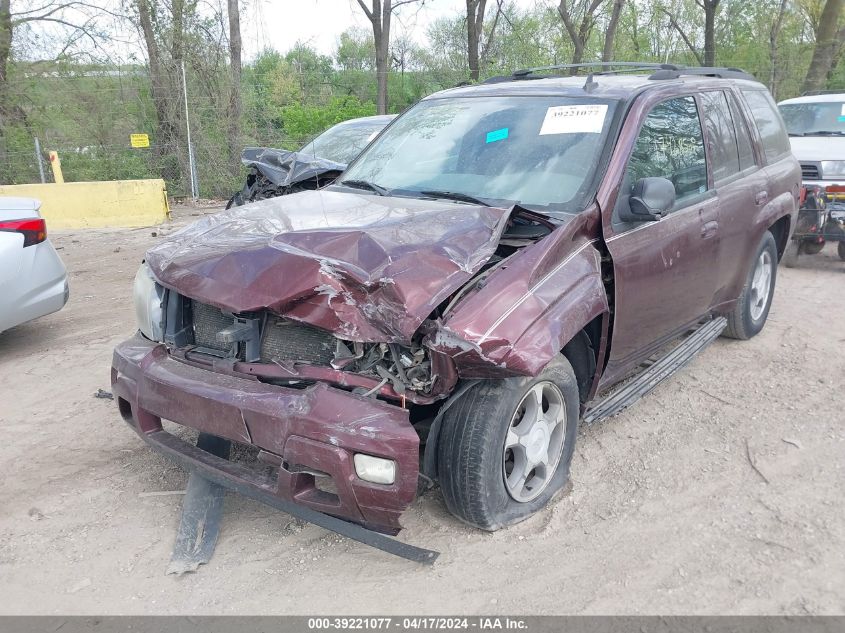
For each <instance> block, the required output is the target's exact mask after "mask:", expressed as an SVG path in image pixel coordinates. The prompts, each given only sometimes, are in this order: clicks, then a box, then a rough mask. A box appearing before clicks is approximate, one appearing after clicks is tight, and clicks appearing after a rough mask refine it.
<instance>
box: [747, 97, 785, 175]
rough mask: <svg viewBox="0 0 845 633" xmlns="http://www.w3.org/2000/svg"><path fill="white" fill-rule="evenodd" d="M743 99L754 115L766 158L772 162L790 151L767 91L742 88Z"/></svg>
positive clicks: (775, 109)
mask: <svg viewBox="0 0 845 633" xmlns="http://www.w3.org/2000/svg"><path fill="white" fill-rule="evenodd" d="M742 94H743V95H744V96H745V101H746V102H747V103H748V107H749V108H750V109H751V113H752V114H753V115H754V120H755V121H756V123H757V129H758V130H759V131H760V138H761V139H762V141H763V152H764V153H765V154H766V160H767V161H768V162H770V163H771V162H773V161H775V160H777V159H778V158H780V157H781V156H783V155H784V154H786V153H788V152H789V151H790V148H789V138H787V136H786V130H784V128H783V121H782V120H781V118H780V114H779V113H778V110H777V107H776V106H775V102H774V101H772V98H771V97H770V96H769V94H768V93H767V92H764V91H762V90H743V91H742Z"/></svg>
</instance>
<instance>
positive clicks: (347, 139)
mask: <svg viewBox="0 0 845 633" xmlns="http://www.w3.org/2000/svg"><path fill="white" fill-rule="evenodd" d="M385 125H386V124H385V123H340V124H338V125H335V126H334V127H330V128H329V129H328V130H326V131H325V132H323V133H322V134H320V136H318V137H317V138H315V139H314V140H313V141H311V142H310V143H308V144H307V145H305V146H303V148H302V149H301V150H299V151H300V152H301V153H303V154H309V155H312V156H316V157H318V158H325V159H327V160H332V161H334V162H336V163H344V164H346V163H350V162H352V159H353V158H355V157H356V156H357V155H358V154H360V153H361V150H362V149H364V148H365V147H366V146H367V143H369V142H370V139H372V138H373V136H375V135H376V134H378V133H379V132H381V130H382V128H384V126H385Z"/></svg>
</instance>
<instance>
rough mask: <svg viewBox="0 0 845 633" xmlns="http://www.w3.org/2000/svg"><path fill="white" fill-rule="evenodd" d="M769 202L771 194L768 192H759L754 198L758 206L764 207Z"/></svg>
mask: <svg viewBox="0 0 845 633" xmlns="http://www.w3.org/2000/svg"><path fill="white" fill-rule="evenodd" d="M768 201H769V192H768V191H758V192H757V193H756V194H755V196H754V202H756V203H757V206H758V207H760V206H763V205H764V204H766V203H767V202H768Z"/></svg>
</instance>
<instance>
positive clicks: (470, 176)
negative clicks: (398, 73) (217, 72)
mask: <svg viewBox="0 0 845 633" xmlns="http://www.w3.org/2000/svg"><path fill="white" fill-rule="evenodd" d="M615 110H616V102H615V101H613V100H607V99H591V98H581V97H577V98H576V97H564V96H558V97H545V96H543V97H541V96H503V97H498V96H492V97H491V96H484V97H461V98H450V99H430V100H426V101H422V102H420V103H418V104H417V105H416V106H414V107H413V108H411V109H410V110H409V111H408V112H406V113H405V114H403V115H402V116H401V117H399V118H398V119H397V120H396V121H395V123H394V124H393V125H391V126H390V128H388V129H387V130H385V132H384V133H383V134H382V135H381V136H380V137H379V138H378V139H377V140H376V141H375V142H374V143H373V144H372V145H371V146H370V147H369V148H368V149H367V150H365V151H364V152H363V153H362V154H361V156H360V157H359V158H358V159H357V160H356V161H355V162H354V163H353V164H352V165H350V167H349V169H347V171H346V172H345V174H344V176H343V180H342V181H341V182H340V183H339V184H343V183H344V182H354V181H359V183H358V184H360V181H364V182H367V183H372V184H375V185H378V186H379V187H380V188H384V189H386V190H387V191H389V192H390V193H391V194H393V195H404V196H414V197H421V196H429V195H430V196H433V197H437V192H441V193H442V192H449V193H451V194H458V195H463V196H472V197H475V198H480V199H482V200H483V201H489V202H490V203H491V204H496V205H498V206H504V205H508V204H514V203H519V204H521V205H522V206H525V207H528V208H531V209H535V210H538V211H542V212H545V213H549V214H555V213H557V212H564V213H567V212H568V213H572V212H579V211H581V210H582V209H583V208H584V206H585V205H586V203H587V202H588V201H589V199H590V197H591V196H594V195H595V189H596V187H597V184H598V179H599V177H600V171H601V170H600V169H598V166H599V162H600V161H601V160H602V158H603V156H605V154H606V152H605V150H606V149H607V146H608V140H607V138H608V135H609V130H610V127H611V121H612V119H613V115H614V112H615ZM444 197H446V196H444Z"/></svg>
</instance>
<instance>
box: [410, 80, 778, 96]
mask: <svg viewBox="0 0 845 633" xmlns="http://www.w3.org/2000/svg"><path fill="white" fill-rule="evenodd" d="M592 81H593V85H592V87H591V88H590V90H589V91H588V90H585V89H584V88H585V84H586V82H587V76H585V75H578V76H574V77H547V78H537V79H517V78H515V79H513V80H504V81H499V82H496V83H482V84H476V85H472V86H460V87H457V88H449V89H447V90H441V91H440V92H435V93H434V94H432V95H429V96H428V97H426V99H442V98H445V97H450V98H451V97H481V96H507V95H537V96H540V95H544V96H549V95H566V96H579V97H587V96H592V97H601V98H607V99H621V100H630V99H632V98H633V97H635V96H636V95H637V94H639V93H641V92H643V91H645V90H648V89H649V88H658V87H662V86H666V85H677V86H679V87H680V86H689V85H692V86H695V88H696V89H702V88H704V87H707V86H708V85H711V84H712V85H714V86H724V84H725V82H726V81H727V82H731V83H737V84H740V85H743V86H748V87H753V88H757V89H759V88H765V86H764V85H763V84H761V83H759V82H757V81H749V80H744V79H734V78H718V77H707V76H695V75H689V76H681V77H678V78H673V79H651V78H650V75H639V74H638V75H634V74H622V75H601V74H594V75H593V76H592Z"/></svg>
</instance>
